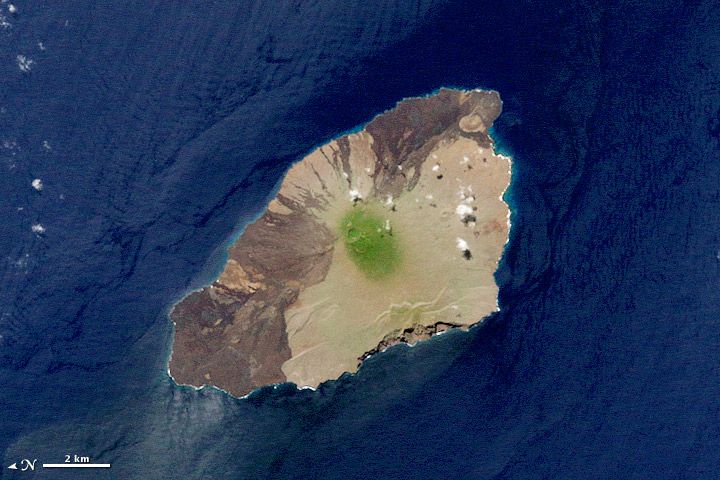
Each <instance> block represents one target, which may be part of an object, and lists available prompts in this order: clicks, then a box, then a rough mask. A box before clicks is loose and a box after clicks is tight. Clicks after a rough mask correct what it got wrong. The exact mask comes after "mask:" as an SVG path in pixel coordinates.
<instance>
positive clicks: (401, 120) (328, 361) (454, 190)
mask: <svg viewBox="0 0 720 480" xmlns="http://www.w3.org/2000/svg"><path fill="white" fill-rule="evenodd" d="M501 108H502V102H501V100H500V97H499V95H498V93H497V92H494V91H485V90H459V89H441V90H439V91H437V92H436V93H435V94H433V95H430V96H427V97H418V98H409V99H405V100H403V101H401V102H399V103H398V104H397V105H396V107H395V108H394V109H392V110H389V111H387V112H385V113H382V114H380V115H378V116H377V117H375V118H374V119H373V120H372V121H370V122H369V123H368V124H367V125H366V126H365V127H364V128H363V129H362V130H361V131H358V132H356V133H350V134H347V135H344V136H342V137H341V138H338V139H336V140H333V141H331V142H329V143H328V144H326V145H324V146H322V147H320V148H317V149H316V150H314V151H313V152H312V153H310V154H309V155H308V156H307V157H305V158H304V159H302V160H301V161H299V162H297V163H295V164H294V165H292V167H291V168H290V169H289V170H288V171H287V174H286V175H285V178H284V180H283V182H282V184H281V185H280V188H279V190H278V192H277V195H276V196H275V197H274V198H273V199H272V200H271V201H270V202H269V204H268V205H267V207H266V209H265V211H264V213H263V214H262V215H261V216H260V217H259V218H258V219H257V220H256V221H255V222H254V223H252V224H249V225H247V226H246V228H245V230H244V231H243V232H242V234H241V235H240V236H239V237H238V238H237V240H236V241H235V243H234V244H233V245H232V246H231V247H230V248H229V251H228V258H227V263H226V265H225V266H224V270H223V271H222V274H221V275H220V276H219V278H218V279H217V280H216V281H215V282H214V283H212V284H211V285H209V286H207V287H206V288H203V289H201V290H197V291H194V292H191V293H189V294H188V295H187V296H186V297H185V298H183V299H182V300H181V301H180V302H179V303H177V304H176V305H175V306H174V307H173V309H172V311H171V313H170V315H171V318H172V320H173V322H174V324H175V338H174V343H173V350H172V355H171V358H170V362H169V372H170V375H171V376H172V378H173V379H174V380H175V381H176V382H177V383H178V384H184V385H192V386H196V387H201V386H204V385H212V386H215V387H217V388H220V389H223V390H225V391H227V392H229V393H231V394H232V395H235V396H244V395H246V394H248V393H249V392H251V391H252V390H254V389H257V388H259V387H261V386H264V385H271V384H278V383H282V382H292V383H294V384H296V385H297V386H298V387H300V388H303V387H310V388H315V387H317V386H318V385H319V384H321V383H322V382H324V381H327V380H332V379H336V378H338V377H339V376H340V375H342V374H343V373H345V372H351V373H353V372H356V371H357V369H358V367H359V366H360V364H361V363H362V362H363V361H364V360H365V359H367V358H368V357H369V356H370V355H373V354H375V353H377V352H380V351H382V350H384V349H386V348H389V347H390V346H392V345H395V344H398V343H407V344H410V345H412V344H414V343H416V342H418V341H421V340H424V339H427V338H429V337H431V336H433V335H435V334H439V333H442V332H444V331H447V330H448V329H451V328H467V327H469V326H471V325H473V324H476V323H478V322H480V321H481V320H482V319H483V318H484V317H486V316H487V315H489V314H490V313H492V312H493V311H496V310H497V308H498V303H497V295H498V287H497V285H496V283H495V278H494V273H495V270H496V269H497V266H498V261H499V259H500V256H501V255H502V251H503V248H504V246H505V243H506V242H507V239H508V230H509V218H510V217H509V208H508V206H507V204H506V203H505V202H504V200H503V194H504V192H505V191H506V189H507V187H508V185H509V183H510V175H511V162H510V159H509V158H508V157H506V156H503V155H501V154H498V153H496V152H495V149H494V144H493V140H492V138H491V137H490V134H489V129H490V127H491V126H492V124H493V122H494V121H495V119H496V118H497V117H498V116H499V115H500V112H501Z"/></svg>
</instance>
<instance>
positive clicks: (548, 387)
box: [0, 0, 720, 480]
mask: <svg viewBox="0 0 720 480" xmlns="http://www.w3.org/2000/svg"><path fill="white" fill-rule="evenodd" d="M113 3H115V5H112V4H111V2H97V3H96V2H88V1H73V2H32V3H31V2H24V1H23V2H21V0H18V3H16V4H15V5H16V7H17V11H16V12H15V13H9V12H8V11H7V5H6V4H1V5H0V11H1V12H2V13H3V17H0V20H2V19H3V18H5V21H4V22H3V21H0V25H2V24H3V23H7V24H9V26H0V41H1V45H2V48H1V49H0V52H2V54H1V55H0V85H2V88H1V89H0V172H2V173H0V214H1V215H2V219H3V220H2V222H1V223H0V252H2V256H1V257H0V265H1V266H2V270H1V272H2V280H1V282H0V335H1V337H0V380H2V388H1V389H0V451H1V452H3V455H2V457H3V469H2V474H0V475H1V476H2V478H15V477H16V476H17V477H19V476H21V475H22V474H21V473H19V472H13V471H10V470H7V469H6V468H5V467H6V466H7V465H9V464H10V463H12V462H14V461H17V460H19V459H21V458H38V459H39V462H61V461H63V459H64V455H65V454H79V455H87V456H90V457H92V459H93V460H95V461H99V462H110V463H112V464H113V466H112V468H111V469H110V470H109V471H104V472H98V471H94V472H90V471H83V472H77V471H75V472H71V473H68V472H62V471H48V470H42V469H41V470H39V471H37V472H35V473H34V476H35V477H36V478H122V479H127V478H143V479H149V478H152V479H155V478H158V479H165V478H238V479H245V478H248V479H251V478H252V479H255V478H272V479H280V478H313V479H314V478H323V479H325V478H327V479H332V478H339V479H345V480H347V479H354V478H358V479H360V478H362V479H366V478H403V479H410V478H418V479H431V478H432V479H437V478H472V479H511V478H512V479H516V478H518V479H520V478H522V479H524V478H528V479H540V478H552V479H585V478H613V479H616V478H632V479H634V478H638V479H640V478H643V479H644V478H668V479H686V478H687V479H690V478H717V476H718V467H720V382H719V380H720V290H719V289H718V286H719V282H718V274H719V273H720V260H719V259H720V181H719V179H720V8H719V6H718V4H717V2H701V1H688V2H679V1H653V2H588V3H582V4H580V3H578V4H573V5H569V4H568V2H564V1H547V2H543V3H539V2H524V1H519V2H461V1H452V0H438V1H434V2H433V1H420V2H411V1H399V0H398V1H378V2H359V1H358V2H355V1H344V2H328V1H315V2H291V1H280V0H277V1H274V2H258V3H254V2H197V3H191V2H180V3H178V4H176V5H171V4H169V2H157V3H155V2H113ZM505 3H507V4H505ZM19 55H22V56H24V58H23V57H18V56H19ZM28 59H29V60H32V63H31V64H29V71H22V69H21V68H20V66H21V65H24V66H27V60H28ZM25 69H26V70H28V68H25ZM441 86H460V87H468V88H474V87H483V88H492V89H495V90H497V91H499V92H500V94H501V96H502V98H503V99H504V102H505V104H504V107H505V109H504V113H503V114H502V116H501V118H500V119H499V121H498V123H497V125H496V127H495V128H494V135H495V136H496V138H497V139H498V142H499V145H500V148H501V149H502V150H503V151H505V152H508V153H509V154H511V155H512V156H513V160H514V171H513V184H512V187H511V191H510V192H509V194H508V198H507V199H508V202H509V203H510V204H511V206H512V209H513V216H512V222H513V226H512V232H511V240H510V243H509V244H508V246H507V248H506V252H505V255H504V258H503V260H502V264H501V267H500V269H499V270H498V273H497V280H498V282H499V284H500V285H501V293H500V303H501V307H502V308H501V311H500V312H499V313H498V314H496V315H493V316H492V317H491V318H490V319H488V320H487V321H486V322H485V323H484V324H483V325H482V326H480V327H478V328H474V329H472V330H471V331H470V332H469V333H462V332H452V333H448V334H446V335H443V336H441V337H437V338H435V339H433V340H431V341H429V342H426V343H423V344H421V345H419V346H416V347H414V348H407V347H397V348H393V349H391V350H389V351H388V352H386V353H384V354H382V355H376V356H374V357H372V358H371V359H370V360H369V361H368V362H367V363H366V364H365V366H364V367H363V368H362V369H361V371H360V372H359V374H357V375H356V376H345V377H343V378H341V379H340V380H339V381H336V382H328V383H326V384H324V385H323V386H322V387H321V388H320V389H318V391H316V392H312V391H307V390H304V391H298V390H296V389H295V388H294V387H293V386H292V385H284V386H281V387H279V388H271V387H269V388H265V389H262V390H260V391H258V392H256V393H254V394H253V395H251V397H250V398H249V399H246V400H238V399H234V398H232V397H230V396H228V395H226V394H224V393H222V392H220V391H217V390H214V389H202V390H199V391H197V390H193V389H190V388H181V387H177V386H176V385H174V384H173V382H172V381H171V380H170V379H169V377H168V376H167V374H166V367H167V359H168V355H169V352H170V348H171V345H172V326H171V323H170V321H169V319H168V316H167V312H168V309H169V308H170V306H171V305H172V304H173V303H174V302H175V301H176V300H178V299H179V298H181V297H182V296H183V294H184V293H185V292H187V291H188V290H189V289H192V288H197V287H199V286H201V285H203V284H206V283H208V282H209V281H210V280H211V279H212V277H213V275H214V274H215V273H216V272H217V270H218V268H219V265H220V262H222V257H223V249H224V248H225V246H226V245H227V243H228V241H229V239H231V238H232V236H233V235H234V234H236V233H237V231H238V229H240V228H242V226H243V225H244V224H246V223H247V222H248V221H249V220H250V219H252V218H253V217H255V216H256V215H257V214H258V213H259V212H260V211H261V210H262V208H263V207H264V203H265V202H266V201H267V199H268V198H269V196H270V195H271V194H272V192H273V190H274V189H275V187H276V185H277V182H278V181H279V180H280V178H281V176H282V174H283V172H284V171H285V169H286V168H287V167H288V166H289V164H290V163H291V162H292V161H294V160H296V159H298V158H300V157H302V155H303V154H304V153H306V152H308V151H309V150H310V149H311V148H312V147H313V146H315V145H318V144H321V143H324V142H325V141H327V140H328V139H330V138H332V137H334V136H336V135H338V134H339V133H340V132H343V131H346V130H348V129H352V128H355V127H356V126H357V125H360V124H362V123H364V122H367V121H368V120H369V119H370V118H372V117H373V116H374V115H375V114H377V113H379V112H381V111H383V110H385V109H387V108H389V107H391V106H393V105H394V104H395V102H396V101H398V100H400V99H402V98H404V97H408V96H415V95H422V94H427V93H429V92H432V91H433V90H435V89H437V88H439V87H441ZM35 178H40V179H42V181H43V184H44V188H43V189H42V190H41V191H36V190H34V189H33V188H32V187H31V181H32V180H33V179H35ZM35 224H40V225H42V227H43V228H44V229H45V230H44V232H43V233H41V234H39V233H36V232H33V231H32V230H31V226H32V225H35Z"/></svg>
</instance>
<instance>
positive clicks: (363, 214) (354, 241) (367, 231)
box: [340, 205, 400, 279]
mask: <svg viewBox="0 0 720 480" xmlns="http://www.w3.org/2000/svg"><path fill="white" fill-rule="evenodd" d="M340 232H341V237H342V238H343V240H344V241H345V248H346V249H347V251H348V255H349V256H350V258H351V259H352V261H353V262H354V263H355V265H357V267H358V268H359V269H360V270H361V271H362V272H363V273H365V275H367V276H368V277H370V278H373V279H379V278H384V277H387V276H388V275H390V274H392V273H393V272H394V271H395V270H396V269H397V267H398V265H399V264H400V249H399V247H398V242H397V239H396V238H395V236H394V232H393V231H392V227H391V225H390V224H389V222H388V221H387V220H386V219H385V218H383V217H382V216H381V215H378V214H376V213H374V212H372V211H370V210H368V209H367V208H365V207H364V206H361V205H356V206H355V207H353V209H352V210H351V211H350V212H349V213H348V214H347V215H345V216H344V217H343V219H342V221H341V223H340Z"/></svg>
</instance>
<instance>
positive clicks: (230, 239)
mask: <svg viewBox="0 0 720 480" xmlns="http://www.w3.org/2000/svg"><path fill="white" fill-rule="evenodd" d="M444 89H450V90H462V91H477V92H494V93H497V94H498V95H499V93H498V92H497V91H495V90H493V89H483V88H470V89H468V88H463V87H446V86H442V87H439V88H437V89H435V90H433V91H432V92H430V93H426V94H422V95H416V96H409V97H405V98H402V99H400V100H398V101H396V102H395V104H394V105H393V106H391V107H389V108H387V109H385V110H384V111H382V112H380V113H378V114H376V115H374V116H373V117H372V118H371V119H369V120H368V121H367V122H364V123H362V124H359V125H357V126H355V127H353V128H351V129H348V130H346V131H344V132H341V133H339V134H337V135H335V136H332V137H331V138H329V139H326V140H324V141H323V142H320V143H318V144H316V145H315V146H313V147H312V148H310V149H309V150H308V151H306V152H305V153H304V154H302V155H300V156H299V157H298V158H297V159H295V160H293V161H292V162H290V163H289V164H288V165H287V168H286V169H285V170H284V172H283V174H282V175H281V176H280V177H279V178H278V180H277V182H276V184H275V186H274V187H273V189H272V190H271V191H270V193H269V194H268V195H267V196H266V198H265V199H264V200H263V203H262V206H261V207H260V208H259V209H258V213H257V214H255V215H253V216H250V217H249V218H248V219H246V220H243V221H242V223H238V225H237V227H236V228H234V229H233V230H232V232H231V233H230V234H229V235H228V236H227V238H226V239H225V240H224V241H222V242H221V243H220V244H219V245H218V246H217V247H216V249H214V251H213V253H212V254H211V255H210V257H209V259H208V261H207V264H206V268H204V270H205V271H207V272H211V273H209V275H208V276H207V277H206V278H205V279H203V280H202V281H201V282H200V285H199V286H197V287H195V288H190V289H188V290H185V291H183V292H182V293H181V294H180V295H178V297H177V298H176V299H174V300H173V301H172V302H171V303H170V304H169V306H168V308H167V312H166V315H167V318H168V319H170V320H171V324H172V334H171V335H170V346H169V352H168V355H167V359H166V363H165V365H166V368H165V372H166V373H167V375H168V377H169V378H170V379H171V380H172V382H173V383H174V384H175V385H176V386H178V387H189V388H192V389H193V390H195V391H198V390H202V389H204V388H212V389H215V390H218V391H220V392H223V393H225V394H228V395H230V396H231V397H233V398H236V399H246V398H248V397H250V396H251V395H252V394H254V393H255V392H258V391H260V390H262V389H265V388H273V389H277V388H278V387H279V386H281V385H285V384H292V385H293V386H294V387H295V389H296V390H297V391H301V390H311V391H313V392H314V391H316V390H317V389H318V388H319V386H320V385H322V384H324V383H327V382H335V381H338V380H339V379H340V378H341V377H342V376H344V375H345V374H349V375H356V374H358V373H359V371H360V369H361V368H362V367H363V365H364V363H365V361H366V360H367V359H368V358H370V357H374V356H375V355H376V354H378V353H383V352H385V351H387V350H389V349H391V348H392V347H395V346H398V345H406V346H407V347H414V346H416V345H418V344H419V343H421V342H426V341H429V340H432V339H433V338H435V337H438V336H440V335H442V334H443V333H447V332H448V331H450V330H460V331H463V332H468V331H469V330H470V329H472V328H475V327H477V326H479V325H481V324H482V323H483V322H484V321H485V319H487V318H488V317H489V316H490V315H493V314H495V313H497V312H499V311H500V310H501V306H500V304H499V292H498V295H497V296H496V297H495V309H494V310H493V311H492V312H490V313H488V314H487V315H484V316H483V317H482V318H480V319H479V320H478V321H477V322H474V323H471V324H467V325H453V326H451V327H450V328H448V329H445V330H442V331H438V332H435V333H433V334H431V335H430V336H428V338H422V339H419V340H417V341H415V342H412V343H409V342H398V343H396V344H393V345H389V346H387V347H386V348H383V349H381V350H378V351H377V352H373V353H370V352H367V353H368V355H367V356H363V358H362V360H361V361H360V362H359V364H358V367H357V369H356V370H355V371H354V372H345V373H343V374H341V375H340V376H339V377H338V378H330V379H326V380H324V381H323V382H321V383H320V385H318V386H317V387H312V386H307V385H304V386H300V385H297V384H295V383H293V382H290V381H285V382H279V383H269V384H266V385H262V386H260V387H258V388H255V389H253V390H251V391H249V392H248V393H247V394H245V395H242V396H237V395H234V394H232V393H230V392H229V391H227V390H225V389H223V388H220V387H218V386H217V385H213V384H210V383H206V384H203V385H200V386H198V385H193V384H189V383H180V382H178V381H177V380H176V379H175V377H174V376H173V375H172V373H171V371H170V364H171V361H172V358H173V354H174V346H175V336H176V329H177V325H176V323H175V321H174V320H172V314H173V311H174V310H175V308H176V307H177V305H178V304H180V303H181V302H182V301H183V300H184V299H185V298H187V297H188V296H189V295H191V294H192V293H195V292H199V291H202V290H204V289H205V288H207V287H209V286H211V285H212V284H213V283H214V282H215V281H217V280H218V279H219V278H220V276H221V275H222V273H223V271H224V268H225V266H226V264H227V263H228V261H229V258H230V257H229V249H230V248H231V247H232V246H233V245H234V244H235V243H236V242H237V241H238V239H239V238H240V237H242V235H243V234H244V233H245V231H246V229H247V228H248V226H250V225H252V224H253V223H254V222H257V221H258V220H259V219H260V218H261V217H262V216H263V215H264V214H265V212H266V211H267V208H268V206H269V204H270V202H272V200H274V199H275V198H276V197H277V195H278V192H279V191H280V189H281V187H282V185H283V182H284V179H285V177H286V175H287V173H288V171H289V170H290V169H291V168H292V167H293V166H294V165H296V164H297V163H298V162H301V161H302V160H303V159H305V158H306V157H307V156H308V155H309V154H310V153H312V152H314V151H315V150H317V149H319V148H321V147H323V146H325V145H327V144H328V143H330V142H332V141H335V140H338V139H340V138H343V137H345V136H347V135H351V134H356V133H359V132H362V131H363V130H364V129H365V128H366V127H367V126H368V125H369V124H370V123H371V122H373V121H374V120H375V119H376V118H378V117H380V116H382V115H385V114H387V113H388V112H391V111H393V110H394V109H396V108H397V107H398V105H400V104H401V103H403V102H405V101H407V100H412V99H423V98H428V97H432V96H434V95H436V94H438V93H439V92H441V91H442V90H444ZM501 106H502V100H501ZM500 115H502V110H501V113H500ZM496 121H497V119H496ZM488 136H489V138H490V141H491V147H492V150H493V152H494V153H495V154H496V155H497V156H499V157H501V158H502V159H503V160H506V161H507V162H508V182H507V184H506V185H505V187H504V189H503V192H502V194H501V195H500V197H499V199H500V200H501V201H502V202H503V203H504V204H505V205H506V206H507V214H506V223H507V228H508V229H507V236H506V238H505V242H504V244H503V247H502V251H501V254H500V256H499V257H498V259H497V262H496V264H495V270H494V274H493V276H494V275H495V274H496V273H497V271H498V269H499V267H500V264H501V262H502V259H503V257H504V256H505V251H506V249H507V246H508V244H509V243H510V235H511V232H512V216H513V215H514V214H515V212H514V210H513V208H512V206H511V203H510V201H509V199H510V196H509V193H510V190H511V186H512V184H513V177H514V174H515V173H514V170H513V161H512V156H510V155H508V154H507V153H506V150H505V149H504V148H502V147H500V146H499V145H498V143H499V142H498V138H497V131H496V129H495V126H494V124H493V126H492V127H491V128H489V129H488ZM218 259H222V260H218ZM211 263H212V264H214V268H208V266H207V265H209V264H211ZM495 285H496V286H497V287H498V288H499V286H498V285H497V282H495Z"/></svg>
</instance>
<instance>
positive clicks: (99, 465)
mask: <svg viewBox="0 0 720 480" xmlns="http://www.w3.org/2000/svg"><path fill="white" fill-rule="evenodd" d="M42 466H43V468H110V464H109V463H43V464H42Z"/></svg>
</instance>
